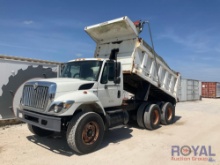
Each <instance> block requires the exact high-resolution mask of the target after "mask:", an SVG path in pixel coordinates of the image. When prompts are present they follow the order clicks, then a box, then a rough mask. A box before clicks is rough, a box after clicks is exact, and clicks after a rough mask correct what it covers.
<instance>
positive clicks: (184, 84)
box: [178, 78, 201, 101]
mask: <svg viewBox="0 0 220 165" xmlns="http://www.w3.org/2000/svg"><path fill="white" fill-rule="evenodd" d="M178 98H179V101H196V100H200V99H201V81H198V80H192V79H183V78H181V81H180V84H179V90H178Z"/></svg>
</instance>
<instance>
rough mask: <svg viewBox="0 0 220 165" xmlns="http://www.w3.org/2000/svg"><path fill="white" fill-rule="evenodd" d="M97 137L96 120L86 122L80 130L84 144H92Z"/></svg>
mask: <svg viewBox="0 0 220 165" xmlns="http://www.w3.org/2000/svg"><path fill="white" fill-rule="evenodd" d="M98 137H99V126H98V124H97V123H96V122H94V121H91V122H89V123H87V124H86V125H85V126H84V128H83V132H82V140H83V143H84V144H86V145H91V144H94V143H95V142H96V141H97V139H98Z"/></svg>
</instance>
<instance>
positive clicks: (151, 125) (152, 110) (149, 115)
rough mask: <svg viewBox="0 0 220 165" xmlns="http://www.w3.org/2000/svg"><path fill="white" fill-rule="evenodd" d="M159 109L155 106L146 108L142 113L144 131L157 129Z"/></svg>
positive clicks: (151, 105)
mask: <svg viewBox="0 0 220 165" xmlns="http://www.w3.org/2000/svg"><path fill="white" fill-rule="evenodd" d="M160 119H161V115H160V108H159V106H158V105H156V104H150V105H149V106H147V108H146V109H145V112H144V126H145V128H146V129H149V130H153V129H156V128H158V127H159V124H160Z"/></svg>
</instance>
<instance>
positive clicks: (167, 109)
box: [161, 102, 175, 125]
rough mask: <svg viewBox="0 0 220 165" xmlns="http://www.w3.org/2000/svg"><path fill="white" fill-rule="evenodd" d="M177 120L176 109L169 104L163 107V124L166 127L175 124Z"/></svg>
mask: <svg viewBox="0 0 220 165" xmlns="http://www.w3.org/2000/svg"><path fill="white" fill-rule="evenodd" d="M174 118H175V108H174V106H173V105H172V104H171V103H169V102H167V103H165V104H164V105H163V106H162V113H161V123H162V124H164V125H168V124H171V123H173V120H174Z"/></svg>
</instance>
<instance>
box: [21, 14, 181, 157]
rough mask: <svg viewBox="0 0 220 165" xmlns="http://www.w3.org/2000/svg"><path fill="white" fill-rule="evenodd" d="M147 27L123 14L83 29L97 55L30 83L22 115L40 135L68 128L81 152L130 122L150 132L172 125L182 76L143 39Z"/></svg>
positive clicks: (69, 140)
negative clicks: (110, 131) (162, 125)
mask: <svg viewBox="0 0 220 165" xmlns="http://www.w3.org/2000/svg"><path fill="white" fill-rule="evenodd" d="M143 25H144V23H143V22H142V21H137V22H132V21H131V20H130V19H129V18H128V17H127V16H125V17H121V18H118V19H114V20H110V21H107V22H104V23H100V24H96V25H92V26H88V27H85V31H86V32H87V33H88V35H89V36H90V37H91V38H92V39H93V40H94V41H95V42H96V49H95V53H94V57H92V58H79V59H75V60H71V61H69V62H67V63H65V64H64V67H63V69H62V73H61V75H60V76H59V77H58V78H53V79H43V80H35V81H29V82H27V83H26V84H25V85H24V88H23V94H22V98H21V102H20V109H18V110H17V117H18V119H19V120H21V121H23V122H26V123H27V124H28V128H29V130H30V131H31V132H32V133H34V134H36V135H38V136H48V135H51V134H53V133H54V132H63V131H64V132H66V139H67V143H68V145H69V147H70V148H71V149H72V150H74V151H75V152H76V153H78V154H86V153H89V152H92V151H94V150H96V149H97V147H98V146H99V145H100V144H101V142H102V140H103V135H104V133H105V131H107V130H109V129H114V128H118V127H119V126H124V125H127V124H128V123H129V122H136V123H137V125H138V126H139V127H140V128H145V129H149V130H153V129H157V128H158V127H159V126H160V124H164V125H167V124H172V123H173V122H174V120H175V106H176V103H177V91H178V82H179V80H180V74H179V73H178V72H175V71H173V70H172V69H170V67H169V66H168V64H167V63H166V62H165V61H164V60H163V58H162V57H160V56H159V55H158V54H157V53H156V52H155V51H154V49H153V47H150V46H149V45H148V44H147V43H146V42H145V41H144V40H143V39H142V38H140V37H139V35H140V32H141V31H142V29H143ZM125 92H126V93H129V95H126V94H125ZM125 96H126V97H125ZM127 96H129V97H127Z"/></svg>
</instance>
